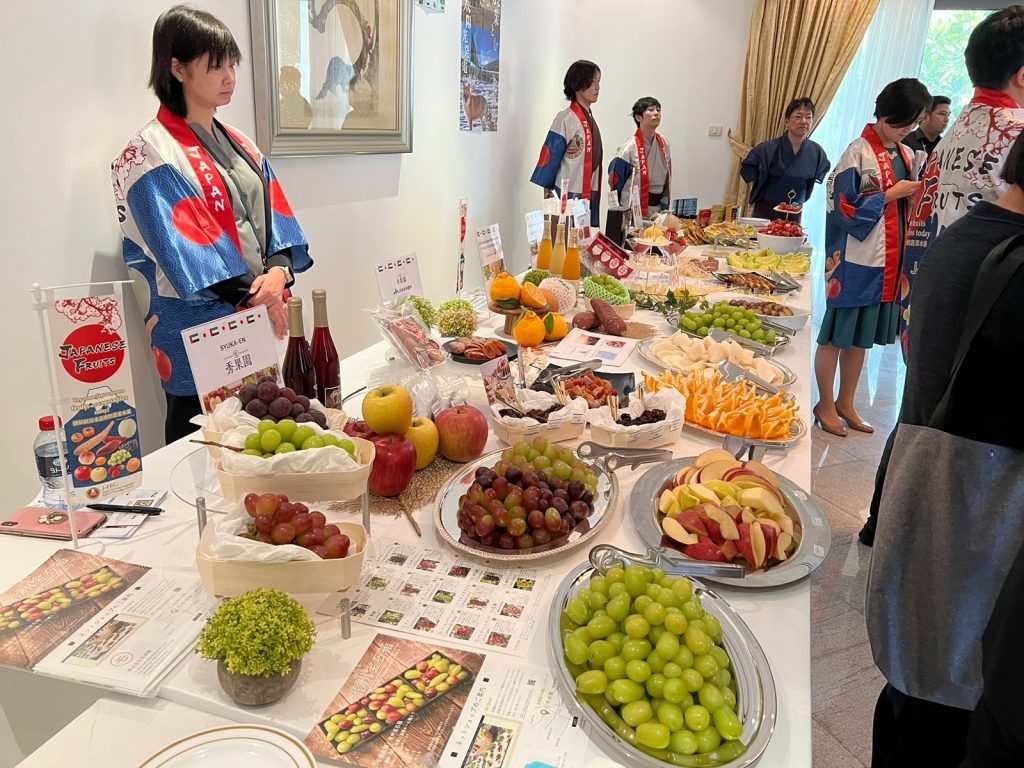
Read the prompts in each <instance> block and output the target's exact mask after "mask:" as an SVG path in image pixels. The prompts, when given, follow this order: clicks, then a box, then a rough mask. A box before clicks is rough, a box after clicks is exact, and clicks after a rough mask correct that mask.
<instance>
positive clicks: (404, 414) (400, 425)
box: [363, 384, 412, 435]
mask: <svg viewBox="0 0 1024 768" xmlns="http://www.w3.org/2000/svg"><path fill="white" fill-rule="evenodd" d="M363 421H365V422H366V424H367V426H368V427H369V428H370V429H372V430H373V431H374V432H376V433H377V434H378V435H387V434H392V435H404V434H405V433H406V432H408V431H409V426H410V425H411V424H412V397H411V396H410V395H409V391H408V390H407V389H406V388H405V387H400V386H398V385H397V384H385V385H384V386H382V387H374V388H373V389H371V390H370V391H369V392H367V393H366V397H364V398H363Z"/></svg>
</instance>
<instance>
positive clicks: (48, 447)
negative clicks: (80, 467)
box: [32, 416, 68, 509]
mask: <svg viewBox="0 0 1024 768" xmlns="http://www.w3.org/2000/svg"><path fill="white" fill-rule="evenodd" d="M58 440H60V441H61V443H62V444H63V446H64V456H65V458H64V466H65V467H67V455H68V444H67V441H66V440H65V439H64V431H63V430H60V431H57V430H56V429H54V427H53V416H43V417H42V418H41V419H39V434H38V435H36V441H35V442H34V443H33V444H32V450H33V452H34V453H35V455H36V468H37V469H38V471H39V482H40V483H42V486H43V503H44V504H45V505H46V506H48V507H52V508H54V509H65V508H66V507H67V502H66V500H65V498H64V477H63V473H62V472H61V468H60V454H59V453H58V449H57V441H58Z"/></svg>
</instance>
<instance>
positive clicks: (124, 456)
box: [107, 449, 132, 467]
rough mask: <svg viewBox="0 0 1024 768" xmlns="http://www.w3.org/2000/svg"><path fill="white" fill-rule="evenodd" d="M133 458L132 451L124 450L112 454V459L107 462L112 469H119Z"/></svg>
mask: <svg viewBox="0 0 1024 768" xmlns="http://www.w3.org/2000/svg"><path fill="white" fill-rule="evenodd" d="M131 457H132V454H131V452H130V451H125V450H123V449H122V450H117V451H114V452H113V453H112V454H110V458H109V459H108V460H107V463H108V464H109V465H110V466H112V467H118V466H120V465H122V464H124V463H125V462H126V461H128V459H130V458H131Z"/></svg>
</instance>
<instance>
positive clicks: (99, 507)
mask: <svg viewBox="0 0 1024 768" xmlns="http://www.w3.org/2000/svg"><path fill="white" fill-rule="evenodd" d="M85 508H86V509H95V510H96V511H97V512H134V513H136V514H140V515H159V514H160V513H161V512H163V510H162V509H161V508H160V507H133V506H131V505H128V504H86V505H85Z"/></svg>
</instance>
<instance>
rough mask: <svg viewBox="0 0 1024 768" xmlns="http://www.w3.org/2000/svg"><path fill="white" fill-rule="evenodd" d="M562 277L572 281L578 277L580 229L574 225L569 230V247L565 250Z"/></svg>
mask: <svg viewBox="0 0 1024 768" xmlns="http://www.w3.org/2000/svg"><path fill="white" fill-rule="evenodd" d="M562 277H563V278H564V279H566V280H571V281H574V282H575V281H576V280H579V279H580V231H579V230H578V229H576V227H572V228H571V229H570V230H569V247H568V248H566V250H565V263H564V264H562Z"/></svg>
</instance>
